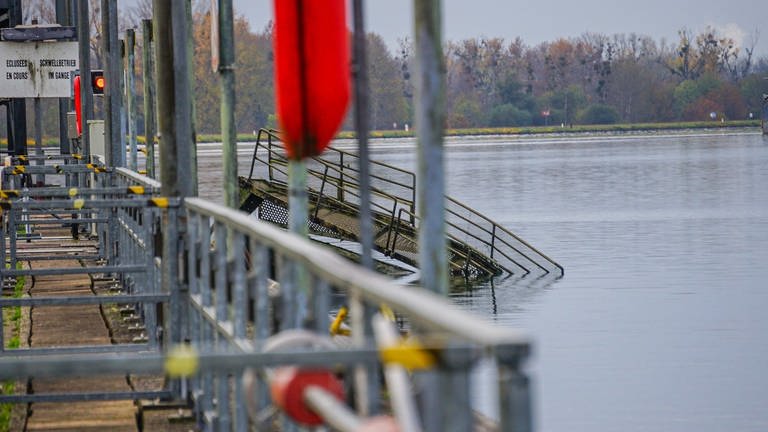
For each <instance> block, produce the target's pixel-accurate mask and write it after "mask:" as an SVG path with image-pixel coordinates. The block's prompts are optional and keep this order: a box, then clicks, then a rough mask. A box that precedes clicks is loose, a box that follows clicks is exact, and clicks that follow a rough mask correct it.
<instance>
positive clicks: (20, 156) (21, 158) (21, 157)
mask: <svg viewBox="0 0 768 432" xmlns="http://www.w3.org/2000/svg"><path fill="white" fill-rule="evenodd" d="M19 160H20V161H26V160H27V156H26V155H19Z"/></svg>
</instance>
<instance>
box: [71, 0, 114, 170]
mask: <svg viewBox="0 0 768 432" xmlns="http://www.w3.org/2000/svg"><path fill="white" fill-rule="evenodd" d="M88 7H89V0H77V40H78V41H79V49H80V51H79V54H80V59H79V62H80V79H81V80H82V81H81V82H89V81H90V76H91V28H90V12H89V11H88ZM108 85H109V84H108ZM81 88H82V87H81ZM80 107H81V109H82V111H81V114H80V115H81V117H80V119H81V121H82V123H81V124H82V125H83V130H82V135H81V140H82V149H81V151H82V153H83V154H84V155H86V156H90V155H91V142H90V137H89V136H88V120H91V119H93V94H92V93H91V92H90V91H81V92H80ZM104 156H106V155H104Z"/></svg>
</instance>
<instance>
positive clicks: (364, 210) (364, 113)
mask: <svg viewBox="0 0 768 432" xmlns="http://www.w3.org/2000/svg"><path fill="white" fill-rule="evenodd" d="M352 8H353V10H352V14H353V26H354V38H353V43H354V48H353V52H354V56H353V69H352V72H353V76H354V78H355V80H354V91H355V106H354V109H355V131H356V133H357V142H358V148H359V150H358V151H359V155H358V158H359V159H358V160H359V163H360V244H361V246H362V249H363V254H362V264H363V266H364V267H365V268H368V269H373V221H372V219H373V218H372V215H371V178H370V157H369V151H368V130H369V111H368V104H369V89H368V87H369V86H368V60H367V57H366V35H365V21H364V16H365V14H364V11H363V1H362V0H353V2H352ZM356 306H357V307H360V308H361V309H362V310H363V313H364V316H363V323H362V324H363V329H362V331H363V333H364V334H365V339H368V340H370V339H372V338H373V328H372V323H371V318H372V317H373V314H374V313H375V309H373V308H371V307H365V306H363V305H362V304H359V305H356ZM358 343H365V341H364V340H359V341H358ZM378 376H379V374H378V371H377V370H376V368H373V367H371V368H367V370H366V371H364V372H363V371H359V372H357V373H356V379H357V380H358V383H357V387H358V390H359V391H360V392H361V393H365V395H366V397H361V398H358V400H359V401H360V404H361V405H362V404H364V405H366V406H359V407H358V410H359V411H361V412H363V413H365V414H367V415H373V414H376V413H377V412H378V406H379V399H378V394H379V379H378Z"/></svg>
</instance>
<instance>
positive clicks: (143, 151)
mask: <svg viewBox="0 0 768 432" xmlns="http://www.w3.org/2000/svg"><path fill="white" fill-rule="evenodd" d="M139 151H140V152H141V153H144V154H147V148H146V147H141V148H140V149H139Z"/></svg>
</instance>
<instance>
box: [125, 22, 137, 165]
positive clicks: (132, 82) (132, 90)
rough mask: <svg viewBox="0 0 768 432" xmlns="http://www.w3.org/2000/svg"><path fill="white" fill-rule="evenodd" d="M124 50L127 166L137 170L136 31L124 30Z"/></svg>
mask: <svg viewBox="0 0 768 432" xmlns="http://www.w3.org/2000/svg"><path fill="white" fill-rule="evenodd" d="M125 51H126V54H127V55H126V57H127V58H128V65H127V66H128V67H127V69H128V70H127V71H126V74H125V77H126V81H127V82H126V83H125V101H126V105H127V107H126V113H127V115H128V145H129V146H130V149H131V159H130V165H129V167H130V168H131V169H132V170H133V171H138V166H139V161H138V149H137V148H136V31H135V30H134V29H128V30H126V31H125Z"/></svg>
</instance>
